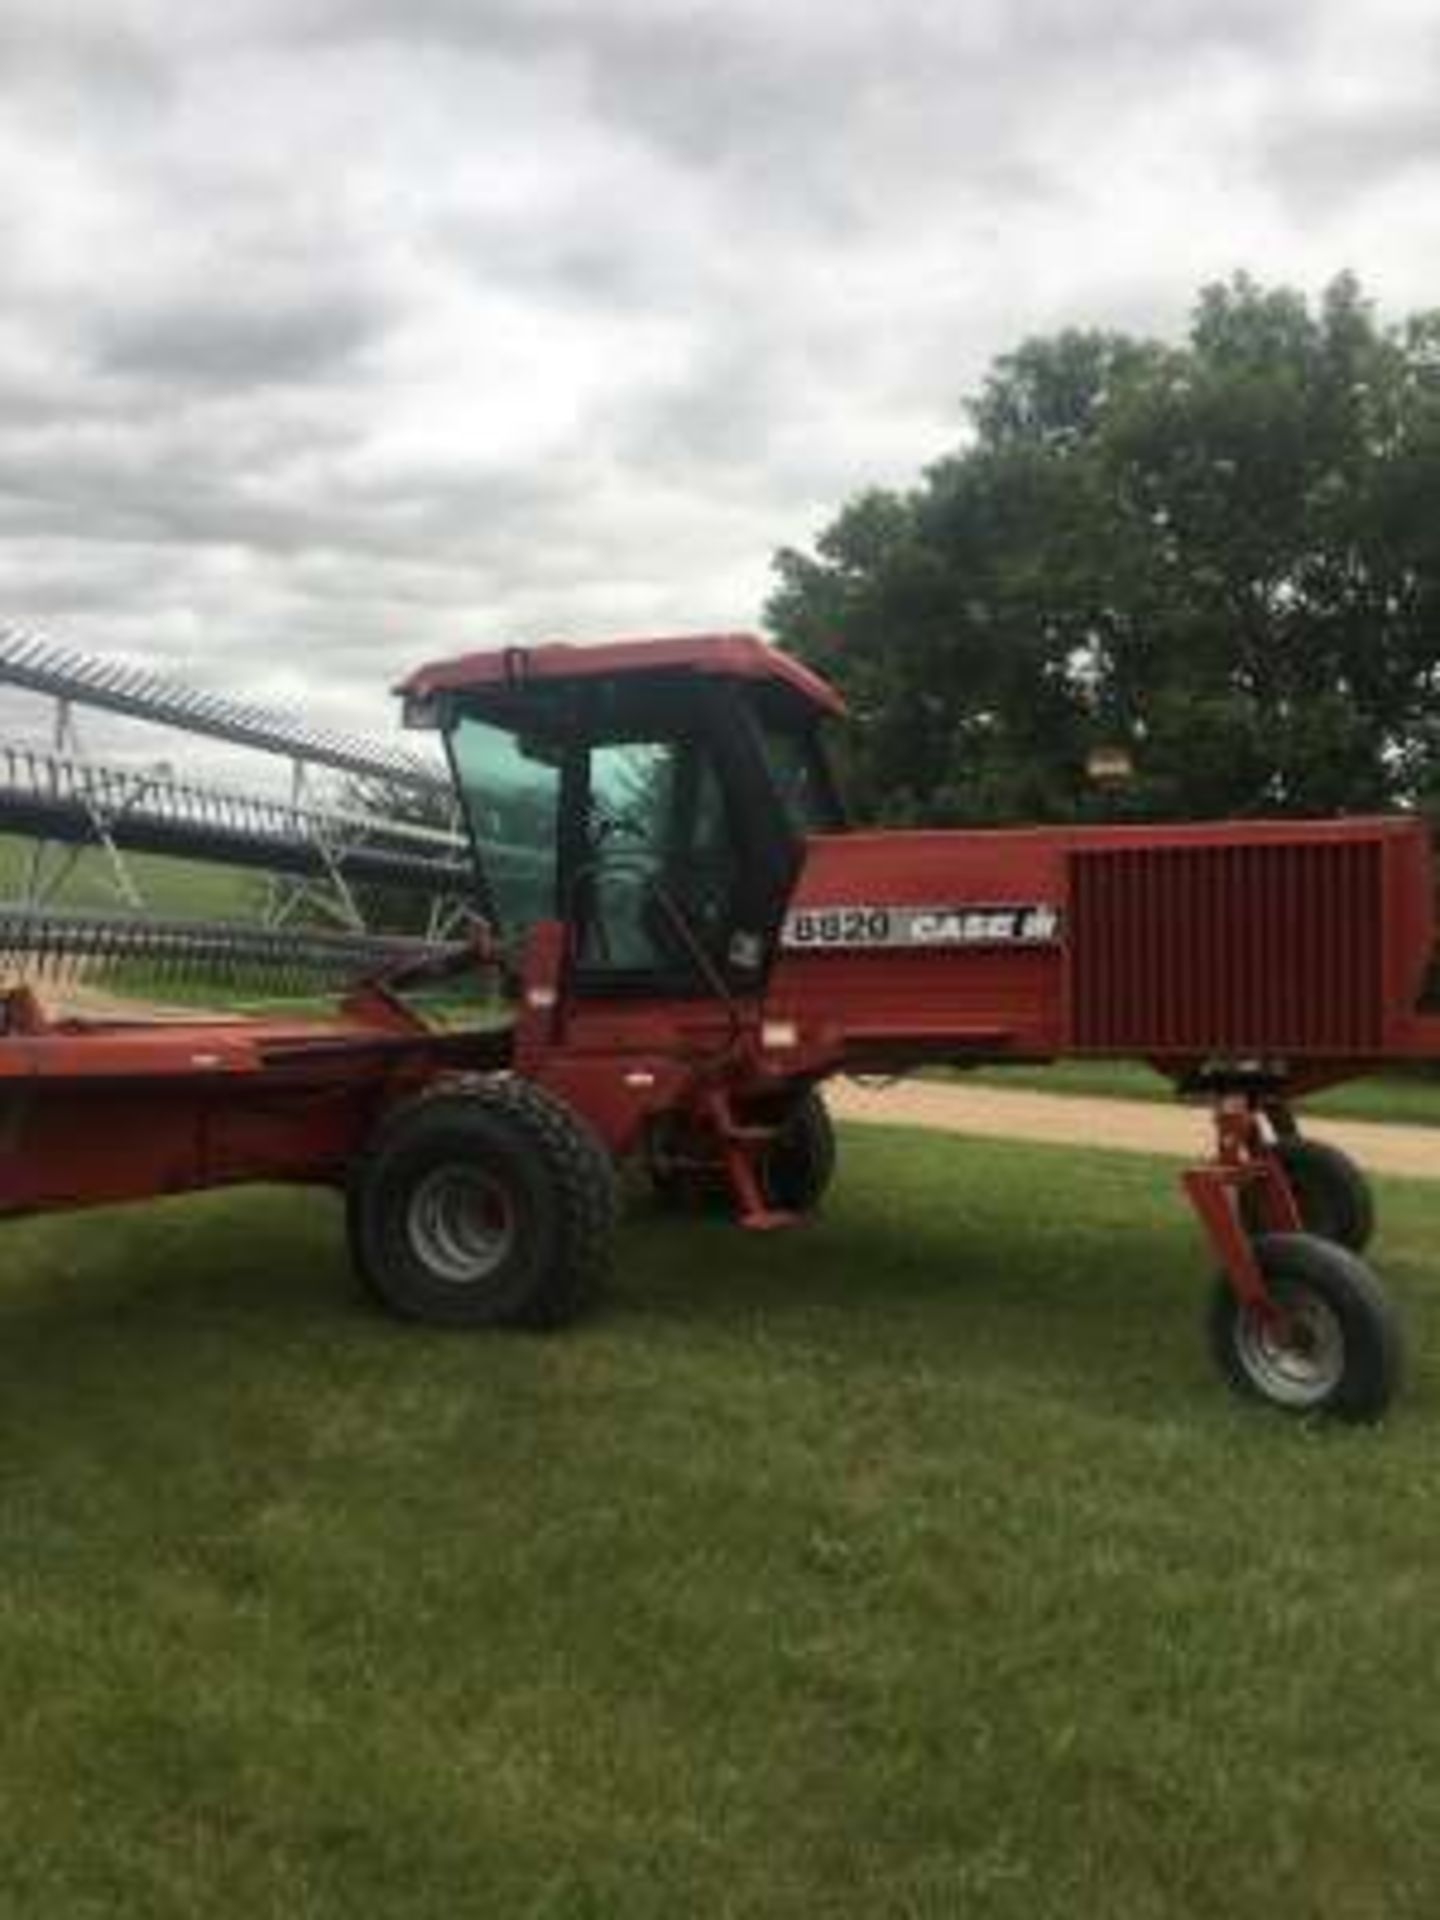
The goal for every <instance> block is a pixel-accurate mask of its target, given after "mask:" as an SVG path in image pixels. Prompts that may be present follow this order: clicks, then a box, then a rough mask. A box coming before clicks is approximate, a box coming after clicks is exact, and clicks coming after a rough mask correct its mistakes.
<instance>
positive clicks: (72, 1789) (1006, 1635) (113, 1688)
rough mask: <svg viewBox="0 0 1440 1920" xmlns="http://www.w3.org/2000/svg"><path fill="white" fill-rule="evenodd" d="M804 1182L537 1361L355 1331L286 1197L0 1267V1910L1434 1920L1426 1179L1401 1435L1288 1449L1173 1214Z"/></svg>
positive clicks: (1433, 1257) (1396, 1249) (877, 1169)
mask: <svg viewBox="0 0 1440 1920" xmlns="http://www.w3.org/2000/svg"><path fill="white" fill-rule="evenodd" d="M844 1148H845V1160H844V1164H843V1169H842V1175H841V1179H840V1182H839V1184H838V1187H837V1189H836V1194H835V1199H834V1203H833V1207H832V1209H831V1211H830V1213H829V1214H828V1216H827V1218H826V1219H825V1220H824V1221H823V1222H821V1223H819V1224H817V1225H816V1226H814V1227H812V1228H809V1229H805V1230H803V1231H801V1232H798V1233H794V1234H790V1235H781V1236H773V1237H752V1238H746V1237H743V1236H741V1235H739V1234H738V1233H737V1232H735V1231H734V1230H733V1229H731V1228H728V1227H726V1226H725V1225H724V1224H723V1223H720V1222H712V1221H699V1222H695V1221H681V1220H670V1219H663V1218H660V1217H658V1216H656V1215H653V1214H648V1213H646V1212H645V1211H644V1210H643V1209H642V1210H641V1211H640V1212H639V1214H638V1215H637V1217H636V1218H635V1220H634V1221H633V1223H632V1224H631V1225H630V1227H629V1228H628V1229H627V1230H626V1232H625V1235H624V1239H623V1244H622V1258H621V1275H620V1278H619V1281H618V1284H617V1287H616V1290H615V1293H614V1295H613V1297H612V1299H611V1301H610V1302H609V1304H608V1306H607V1307H606V1309H605V1310H604V1311H603V1312H602V1313H600V1314H599V1315H598V1316H596V1317H595V1318H594V1319H592V1320H591V1321H589V1322H588V1323H586V1324H585V1325H583V1326H581V1327H578V1328H575V1329H573V1330H572V1331H571V1332H569V1333H567V1334H565V1335H562V1336H559V1337H556V1338H552V1339H549V1340H540V1339H532V1338H525V1337H508V1338H507V1337H494V1338H484V1337H482V1338H474V1337H464V1336H459V1337H457V1336H445V1335H440V1334H435V1333H430V1332H427V1331H422V1330H417V1329H414V1328H405V1327H400V1326H396V1325H394V1324H391V1323H389V1322H387V1321H386V1320H384V1319H383V1318H380V1317H379V1316H377V1315H375V1314H373V1313H371V1312H370V1311H369V1310H368V1309H367V1308H366V1307H364V1306H363V1305H362V1304H360V1303H359V1302H358V1300H357V1299H356V1298H355V1297H354V1295H353V1292H352V1289H351V1285H350V1282H349V1280H348V1277H347V1276H346V1274H345V1271H344V1265H343V1257H342V1253H341V1247H340V1240H339V1232H338V1217H337V1216H338V1208H337V1206H336V1203H335V1202H334V1201H333V1200H331V1199H329V1198H328V1197H327V1196H323V1195H309V1194H284V1193H273V1192H272V1193H261V1194H250V1195H217V1196H207V1197H204V1198H201V1199H197V1200H192V1201H183V1202H171V1203H166V1204H163V1205H156V1206H152V1207H150V1208H147V1209H138V1210H131V1211H116V1212H113V1213H110V1214H107V1215H105V1216H103V1217H102V1216H93V1217H91V1218H89V1219H84V1218H57V1219H54V1220H41V1221H35V1222H31V1223H27V1224H24V1225H16V1226H12V1227H11V1228H10V1229H9V1230H8V1235H7V1242H6V1244H7V1252H8V1262H7V1265H8V1272H9V1278H8V1280H7V1284H6V1288H5V1290H4V1292H3V1294H0V1316H3V1327H0V1368H3V1370H4V1379H3V1382H0V1476H3V1488H0V1527H3V1553H0V1795H3V1804H4V1809H5V1819H4V1827H3V1834H4V1837H3V1839H0V1912H3V1913H4V1914H7V1915H9V1914H15V1915H17V1916H24V1920H50V1916H55V1920H61V1917H62V1916H63V1920H89V1917H90V1916H95V1920H99V1917H100V1916H105V1917H106V1920H111V1917H112V1916H122V1917H128V1916H136V1917H137V1920H139V1917H141V1916H143V1920H155V1917H156V1916H171V1915H173V1916H176V1917H177V1920H179V1917H180V1916H184V1920H205V1917H206V1916H211V1915H215V1916H219V1915H225V1916H227V1917H228V1916H234V1915H237V1914H243V1915H245V1916H247V1920H267V1917H270V1916H273V1917H274V1920H282V1917H283V1920H305V1917H306V1916H327V1917H328V1916H332V1915H333V1916H337V1920H338V1917H339V1916H345V1920H350V1917H351V1916H353V1915H355V1914H364V1915H366V1916H390V1915H395V1916H417V1917H418V1916H436V1917H437V1920H439V1917H440V1916H444V1920H451V1917H452V1916H454V1915H457V1914H472V1913H473V1914H483V1915H485V1916H487V1917H488V1916H495V1917H496V1920H509V1916H535V1917H536V1920H539V1917H540V1916H544V1917H545V1920H553V1917H563V1920H598V1917H601V1916H604V1917H606V1920H608V1917H609V1916H616V1920H652V1916H653V1920H675V1916H687V1917H688V1916H712V1915H713V1916H725V1917H736V1920H738V1917H739V1916H747V1917H748V1916H775V1917H776V1920H782V1917H783V1920H791V1917H792V1916H799V1915H803V1916H810V1915H817V1916H833V1917H835V1920H839V1917H840V1916H850V1915H854V1916H857V1920H859V1917H861V1916H863V1920H874V1917H875V1916H877V1915H884V1916H917V1917H918V1916H937V1917H939V1916H944V1917H945V1920H950V1917H951V1916H965V1917H966V1920H968V1917H969V1916H1001V1917H1005V1920H1008V1917H1010V1916H1014V1917H1015V1920H1046V1917H1047V1916H1052V1915H1053V1916H1057V1917H1058V1916H1065V1920H1073V1917H1074V1916H1096V1917H1097V1920H1128V1916H1155V1917H1156V1920H1176V1917H1177V1916H1189V1915H1195V1916H1222V1915H1223V1916H1225V1917H1226V1920H1249V1917H1250V1916H1253V1917H1254V1920H1273V1916H1275V1915H1276V1914H1277V1913H1284V1914H1286V1915H1288V1916H1295V1917H1296V1920H1305V1917H1307V1916H1315V1917H1316V1920H1350V1917H1351V1916H1368V1915H1383V1916H1386V1920H1392V1917H1397V1916H1409V1915H1415V1916H1426V1920H1428V1917H1429V1916H1431V1915H1433V1914H1434V1913H1435V1912H1436V1911H1437V1910H1440V1824H1437V1822H1436V1821H1435V1818H1434V1808H1435V1800H1436V1792H1437V1788H1440V1617H1437V1612H1436V1607H1435V1595H1436V1592H1437V1582H1440V1537H1437V1533H1436V1529H1435V1524H1434V1516H1435V1513H1436V1510H1437V1502H1440V1363H1437V1360H1436V1358H1435V1356H1436V1355H1437V1353H1440V1185H1437V1186H1427V1185H1424V1184H1421V1183H1414V1184H1409V1183H1395V1184H1392V1185H1389V1186H1386V1187H1384V1188H1383V1189H1382V1207H1383V1219H1384V1230H1383V1236H1382V1240H1381V1243H1380V1245H1379V1248H1378V1260H1379V1263H1380V1265H1381V1266H1382V1268H1383V1270H1384V1271H1385V1273H1386V1275H1387V1277H1388V1279H1389V1280H1390V1282H1391V1283H1392V1285H1393V1288H1394V1291H1395V1293H1396V1294H1397V1296H1398V1297H1399V1298H1400V1299H1401V1300H1402V1301H1403V1302H1404V1304H1405V1307H1406V1309H1407V1312H1408V1315H1409V1319H1410V1322H1411V1328H1412V1336H1413V1338H1414V1342H1415V1349H1416V1365H1415V1370H1414V1374H1415V1377H1414V1380H1413V1383H1412V1386H1411V1389H1410V1392H1409V1395H1408V1397H1407V1399H1406V1400H1405V1402H1404V1404H1403V1406H1402V1407H1401V1409H1400V1410H1399V1411H1398V1413H1397V1414H1396V1416H1395V1417H1394V1419H1393V1420H1392V1422H1391V1423H1390V1424H1389V1425H1388V1426H1387V1427H1386V1428H1384V1429H1382V1430H1379V1431H1371V1432H1351V1431H1313V1430H1310V1429H1308V1428H1306V1427H1304V1426H1297V1425H1293V1424H1289V1423H1287V1422H1285V1421H1284V1420H1282V1419H1280V1418H1278V1417H1276V1416H1272V1415H1269V1414H1267V1413H1265V1412H1264V1411H1263V1410H1259V1409H1249V1408H1246V1407H1243V1406H1241V1405H1240V1404H1238V1403H1236V1402H1234V1401H1233V1400H1232V1399H1231V1398H1230V1397H1229V1396H1228V1395H1227V1394H1226V1392H1225V1391H1224V1390H1223V1388H1222V1387H1221V1386H1220V1385H1219V1383H1218V1381H1217V1379H1216V1378H1215V1377H1214V1375H1213V1374H1212V1372H1211V1368H1210V1365H1209V1362H1208V1360H1207V1358H1206V1356H1205V1354H1204V1352H1203V1349H1202V1346H1201V1343H1200V1341H1199V1339H1198V1338H1197V1325H1196V1323H1197V1318H1198V1313H1199V1306H1200V1301H1201V1298H1202V1295H1203V1290H1204V1284H1205V1272H1206V1261H1205V1258H1204V1255H1203V1253H1202V1252H1201V1251H1200V1249H1199V1246H1198V1244H1197V1239H1196V1236H1195V1233H1194V1231H1193V1229H1192V1228H1191V1226H1190V1225H1189V1223H1188V1222H1187V1220H1186V1218H1185V1216H1184V1213H1183V1212H1182V1209H1181V1207H1180V1204H1179V1202H1178V1200H1177V1197H1176V1194H1175V1191H1174V1177H1173V1170H1172V1169H1169V1168H1166V1167H1163V1166H1160V1165H1158V1164H1152V1163H1149V1162H1146V1161H1143V1160H1139V1159H1136V1158H1132V1157H1129V1156H1123V1155H1115V1156H1105V1155H1087V1154H1082V1153H1068V1152H1062V1151H1059V1150H1053V1149H1037V1148H1023V1147H1013V1146H1008V1145H1007V1146H999V1145H993V1144H986V1145H983V1146H982V1145H978V1144H976V1143H973V1142H964V1143H962V1142H959V1141H955V1142H947V1141H936V1140H935V1139H934V1138H933V1137H925V1136H921V1135H912V1134H906V1133H903V1132H898V1131H897V1132H891V1131H889V1130H885V1131H880V1130H876V1129H859V1130H853V1131H851V1132H850V1133H849V1134H848V1135H847V1137H846V1139H845V1141H844Z"/></svg>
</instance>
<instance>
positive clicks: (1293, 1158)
mask: <svg viewBox="0 0 1440 1920" xmlns="http://www.w3.org/2000/svg"><path fill="white" fill-rule="evenodd" d="M1274 1151H1275V1157H1276V1159H1277V1160H1278V1161H1279V1162H1280V1165H1281V1166H1282V1167H1283V1168H1284V1171H1285V1178H1286V1179H1287V1180H1288V1181H1289V1182H1290V1188H1291V1191H1292V1192H1293V1193H1294V1195H1295V1203H1296V1205H1297V1206H1298V1207H1299V1209H1300V1220H1301V1223H1302V1225H1303V1226H1304V1229H1305V1231H1306V1233H1313V1234H1314V1235H1316V1236H1317V1238H1319V1239H1321V1240H1333V1241H1334V1242H1335V1244H1336V1246H1338V1247H1348V1248H1349V1249H1350V1251H1351V1252H1352V1253H1363V1252H1364V1251H1365V1249H1366V1247H1368V1246H1369V1244H1370V1241H1371V1239H1372V1238H1373V1237H1374V1233H1375V1196H1374V1194H1373V1192H1372V1191H1371V1187H1370V1183H1369V1181H1368V1180H1367V1179H1366V1178H1365V1176H1364V1174H1363V1173H1362V1172H1361V1171H1360V1169H1359V1167H1357V1166H1356V1164H1355V1162H1354V1161H1353V1160H1352V1159H1351V1158H1350V1156H1349V1154H1348V1153H1342V1152H1341V1150H1340V1149H1339V1147H1332V1146H1330V1145H1329V1144H1328V1142H1326V1141H1324V1140H1302V1139H1300V1138H1299V1137H1298V1136H1297V1137H1296V1138H1294V1139H1289V1140H1280V1141H1278V1142H1277V1143H1276V1146H1275V1149H1274ZM1244 1217H1245V1225H1246V1227H1247V1229H1248V1230H1249V1231H1250V1232H1251V1233H1253V1234H1261V1233H1264V1232H1265V1231H1266V1228H1265V1223H1264V1221H1263V1220H1262V1219H1261V1218H1260V1209H1259V1206H1258V1204H1257V1202H1256V1199H1255V1196H1254V1195H1253V1194H1247V1195H1246V1196H1245V1201H1244Z"/></svg>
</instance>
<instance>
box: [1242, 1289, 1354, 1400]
mask: <svg viewBox="0 0 1440 1920" xmlns="http://www.w3.org/2000/svg"><path fill="white" fill-rule="evenodd" d="M1272 1290H1273V1289H1272ZM1276 1304H1277V1306H1278V1308H1279V1312H1278V1313H1277V1314H1275V1315H1266V1314H1260V1313H1256V1312H1255V1311H1254V1310H1253V1309H1252V1308H1249V1307H1241V1308H1239V1309H1238V1311H1237V1313H1236V1316H1235V1352H1236V1356H1237V1358H1238V1359H1239V1362H1240V1364H1241V1366H1242V1367H1243V1368H1244V1369H1245V1372H1246V1374H1247V1375H1248V1376H1249V1378H1250V1380H1251V1381H1252V1382H1253V1383H1254V1385H1255V1386H1256V1387H1257V1388H1258V1389H1259V1391H1260V1392H1261V1393H1262V1394H1264V1396H1265V1397H1266V1399H1267V1400H1273V1401H1276V1402H1277V1403H1279V1404H1280V1405H1282V1406H1287V1407H1317V1406H1319V1405H1320V1404H1321V1403H1322V1402H1323V1401H1325V1400H1328V1399H1329V1397H1330V1396H1331V1394H1333V1393H1334V1392H1335V1390H1336V1388H1337V1387H1338V1386H1339V1385H1340V1383H1341V1381H1342V1380H1343V1379H1344V1377H1345V1333H1344V1329H1343V1328H1342V1327H1341V1325H1340V1319H1339V1316H1338V1315H1337V1313H1336V1312H1335V1309H1334V1308H1333V1307H1332V1306H1331V1305H1330V1303H1329V1301H1328V1300H1324V1299H1322V1298H1321V1297H1320V1295H1319V1294H1318V1293H1314V1292H1312V1291H1311V1290H1310V1289H1309V1288H1308V1287H1294V1286H1292V1287H1287V1288H1286V1289H1285V1292H1284V1295H1283V1297H1279V1296H1277V1301H1276Z"/></svg>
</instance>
